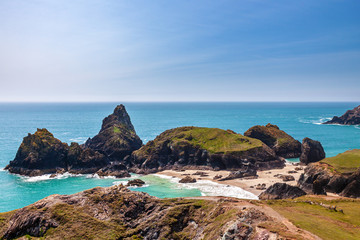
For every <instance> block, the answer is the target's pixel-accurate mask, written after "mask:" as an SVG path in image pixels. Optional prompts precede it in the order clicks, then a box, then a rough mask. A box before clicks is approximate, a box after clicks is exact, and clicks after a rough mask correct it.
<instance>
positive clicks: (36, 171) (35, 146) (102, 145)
mask: <svg viewBox="0 0 360 240" xmlns="http://www.w3.org/2000/svg"><path fill="white" fill-rule="evenodd" d="M141 146H142V141H141V140H140V138H139V137H138V136H137V135H136V132H135V129H134V126H133V125H132V124H131V121H130V117H129V115H128V114H127V112H126V110H125V107H124V106H123V105H119V106H117V107H116V108H115V110H114V113H113V114H111V115H109V116H108V117H106V118H105V119H104V120H103V124H102V127H101V130H100V132H99V134H98V135H96V136H95V137H94V138H92V139H89V140H88V141H87V142H86V144H85V145H79V144H78V143H71V145H70V146H69V145H68V144H66V143H63V142H61V141H60V140H59V139H57V138H55V137H54V135H53V134H52V133H50V132H49V131H48V130H47V129H45V128H43V129H38V130H37V131H36V132H35V133H34V134H30V133H29V134H28V136H26V137H25V138H24V140H23V142H22V143H21V145H20V147H19V149H18V152H17V154H16V156H15V159H14V160H13V161H11V162H10V163H9V165H8V166H7V167H6V168H5V169H7V170H9V171H10V172H11V173H17V174H21V175H27V176H38V175H42V174H48V173H52V174H55V173H63V172H70V173H97V174H98V175H99V176H116V177H128V176H130V175H129V173H128V171H127V167H126V165H129V164H130V155H131V153H132V152H133V151H134V150H137V149H139V148H140V147H141Z"/></svg>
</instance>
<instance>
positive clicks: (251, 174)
mask: <svg viewBox="0 0 360 240" xmlns="http://www.w3.org/2000/svg"><path fill="white" fill-rule="evenodd" d="M256 177H257V173H256V170H255V169H251V168H248V169H246V170H240V171H234V172H231V173H229V175H228V176H227V177H224V178H221V179H219V181H226V180H232V179H237V178H256Z"/></svg>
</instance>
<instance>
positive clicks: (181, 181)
mask: <svg viewBox="0 0 360 240" xmlns="http://www.w3.org/2000/svg"><path fill="white" fill-rule="evenodd" d="M195 182H196V179H195V178H192V177H190V176H186V177H184V178H182V179H180V181H179V183H195Z"/></svg>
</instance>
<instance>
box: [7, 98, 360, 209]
mask: <svg viewBox="0 0 360 240" xmlns="http://www.w3.org/2000/svg"><path fill="white" fill-rule="evenodd" d="M116 104H119V103H83V104H70V103H68V104H57V103H56V104H55V103H52V104H50V103H49V104H34V103H32V104H20V103H17V104H15V103H0V168H3V167H5V166H6V165H7V163H8V162H9V161H10V160H12V159H13V158H14V156H15V154H16V151H17V148H18V147H19V145H20V143H21V141H22V138H23V137H24V136H26V135H27V133H29V132H30V133H33V132H35V131H36V128H43V127H45V128H47V129H49V130H50V131H51V132H52V133H53V134H54V135H55V137H57V138H59V139H60V140H62V141H65V142H68V143H70V142H72V141H76V142H79V143H83V142H84V141H85V140H86V139H87V138H88V137H92V136H94V135H95V134H97V133H98V131H99V129H100V126H101V121H102V119H103V118H104V117H105V116H107V115H109V114H110V113H111V112H112V111H113V109H114V107H115V106H116ZM357 105H358V103H125V106H126V108H127V110H128V112H129V114H130V116H131V120H132V122H133V124H134V126H135V128H136V131H137V133H138V135H139V136H140V137H141V139H142V140H143V141H144V142H147V141H149V140H151V139H154V138H155V137H156V136H157V135H158V134H160V133H161V132H162V131H164V130H166V129H169V128H174V127H179V126H187V125H192V126H204V127H218V128H222V129H232V130H234V131H236V132H239V133H243V132H244V131H246V130H247V129H248V128H250V127H251V126H254V125H257V124H261V125H264V124H267V123H268V122H271V123H273V124H277V125H278V126H279V127H280V128H281V129H283V130H285V131H286V132H288V133H289V134H291V135H292V136H293V137H294V138H296V139H298V140H302V139H303V138H304V137H310V138H313V139H316V140H319V141H321V143H322V144H323V146H324V148H325V151H326V154H327V156H334V155H336V154H338V153H340V152H343V151H346V150H349V149H353V148H360V129H359V126H336V125H320V124H319V123H320V122H323V121H325V120H327V119H329V118H331V117H332V116H334V115H341V114H343V113H344V112H345V111H346V110H348V109H352V108H354V107H355V106H357ZM142 178H144V179H145V181H146V182H147V183H148V184H147V185H148V186H146V187H143V188H137V189H135V190H137V191H145V192H148V193H149V194H151V195H154V196H158V197H179V196H199V195H201V192H200V190H197V189H187V188H179V186H178V185H177V184H175V183H173V182H171V181H169V180H167V179H162V178H158V177H156V176H144V177H142ZM33 180H34V179H32V180H30V181H33ZM38 180H39V179H38ZM116 181H119V180H115V179H97V178H89V177H87V176H78V177H67V178H65V177H64V178H62V179H52V180H41V181H40V180H39V181H35V182H34V181H33V182H29V179H27V178H24V177H19V176H15V175H11V174H8V173H7V172H5V171H0V202H1V204H0V212H1V211H8V210H12V209H16V208H20V207H23V206H26V205H28V204H30V203H33V202H35V201H37V200H39V199H41V198H44V197H46V196H48V195H50V194H71V193H75V192H79V191H82V190H84V189H88V188H92V187H95V186H111V185H112V184H114V182H116ZM124 181H125V180H124Z"/></svg>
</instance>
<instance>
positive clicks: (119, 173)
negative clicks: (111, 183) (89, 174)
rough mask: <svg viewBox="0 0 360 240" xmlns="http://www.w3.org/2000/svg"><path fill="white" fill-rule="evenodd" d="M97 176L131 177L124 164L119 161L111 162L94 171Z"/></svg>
mask: <svg viewBox="0 0 360 240" xmlns="http://www.w3.org/2000/svg"><path fill="white" fill-rule="evenodd" d="M96 174H97V175H98V176H99V177H104V176H114V177H116V178H125V177H131V175H130V173H129V172H128V170H127V168H126V166H125V165H124V164H122V163H119V162H113V163H111V164H109V165H107V166H105V167H103V168H101V169H100V170H98V171H97V172H96Z"/></svg>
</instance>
